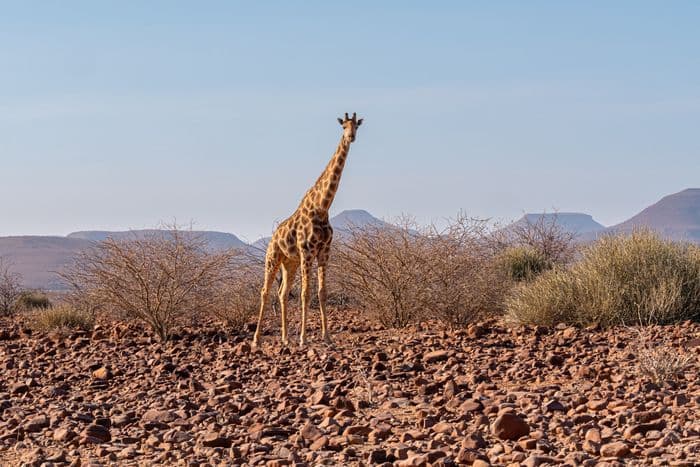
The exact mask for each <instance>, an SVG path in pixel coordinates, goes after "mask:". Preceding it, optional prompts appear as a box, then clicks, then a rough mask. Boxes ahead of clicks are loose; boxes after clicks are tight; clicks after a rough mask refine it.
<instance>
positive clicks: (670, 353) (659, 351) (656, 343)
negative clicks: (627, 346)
mask: <svg viewBox="0 0 700 467" xmlns="http://www.w3.org/2000/svg"><path fill="white" fill-rule="evenodd" d="M637 333H638V338H637V339H636V340H635V349H634V350H635V352H634V354H635V355H636V357H637V370H639V373H640V374H641V375H642V376H644V377H646V378H647V379H648V380H649V381H651V382H652V383H654V384H656V385H658V386H661V385H663V384H669V383H674V382H677V381H678V380H679V379H680V377H681V376H682V375H683V373H684V372H685V370H686V369H687V368H688V366H689V365H690V363H691V362H692V360H693V358H692V356H691V355H686V354H683V353H681V352H680V351H679V349H677V348H674V347H673V346H671V344H670V343H669V342H668V341H667V340H665V339H663V338H655V337H654V336H652V335H651V333H650V332H648V331H645V330H640V329H637Z"/></svg>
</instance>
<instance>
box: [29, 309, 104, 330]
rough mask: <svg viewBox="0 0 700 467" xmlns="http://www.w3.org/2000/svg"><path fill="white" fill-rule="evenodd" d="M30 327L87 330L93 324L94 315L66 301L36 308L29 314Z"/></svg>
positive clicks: (37, 328)
mask: <svg viewBox="0 0 700 467" xmlns="http://www.w3.org/2000/svg"><path fill="white" fill-rule="evenodd" d="M29 319H30V327H31V328H32V329H35V330H37V331H43V332H50V331H63V330H71V329H82V330H85V331H89V330H91V329H92V328H93V326H94V324H95V316H94V315H93V314H92V313H90V312H88V311H86V310H84V309H81V308H76V307H74V306H72V305H70V304H68V303H61V304H58V305H55V306H52V307H47V308H37V309H35V310H34V311H32V312H31V313H30V315H29Z"/></svg>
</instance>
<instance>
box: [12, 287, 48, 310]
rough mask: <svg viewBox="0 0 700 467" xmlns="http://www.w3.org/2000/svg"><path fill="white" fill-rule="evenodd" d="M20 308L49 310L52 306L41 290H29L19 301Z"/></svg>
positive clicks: (23, 293)
mask: <svg viewBox="0 0 700 467" xmlns="http://www.w3.org/2000/svg"><path fill="white" fill-rule="evenodd" d="M16 306H17V307H18V308H20V309H22V310H33V309H35V308H42V309H45V308H49V307H50V306H51V300H49V297H48V296H47V295H46V294H45V293H44V292H41V291H39V290H27V291H24V292H22V294H21V295H20V297H19V298H18V299H17V305H16Z"/></svg>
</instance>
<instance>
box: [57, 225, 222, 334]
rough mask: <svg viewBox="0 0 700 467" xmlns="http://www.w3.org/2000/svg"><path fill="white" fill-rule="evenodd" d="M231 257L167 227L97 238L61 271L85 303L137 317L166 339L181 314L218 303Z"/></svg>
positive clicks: (186, 233) (209, 310)
mask: <svg viewBox="0 0 700 467" xmlns="http://www.w3.org/2000/svg"><path fill="white" fill-rule="evenodd" d="M234 256H235V252H233V251H227V252H223V253H212V252H210V251H208V249H207V245H206V242H205V240H204V239H203V238H202V237H201V236H198V235H194V234H193V233H192V232H191V231H183V230H179V229H178V228H177V227H176V226H169V227H168V228H167V230H161V231H154V232H153V233H152V234H150V235H149V236H147V237H145V238H140V237H136V236H134V237H133V238H129V239H125V240H114V239H111V238H109V239H107V240H105V241H104V242H101V243H98V244H96V245H94V247H92V248H91V249H89V250H88V251H85V252H83V253H81V254H79V255H78V257H77V258H76V260H75V263H74V264H73V265H72V266H71V267H69V268H68V269H67V270H66V271H65V272H63V273H62V274H61V276H62V277H63V278H64V279H65V280H66V281H67V282H68V283H69V284H70V285H71V286H72V288H73V296H74V297H76V298H77V299H79V300H81V301H82V302H83V303H86V304H89V306H90V307H93V308H97V309H100V310H104V311H105V312H107V313H116V314H119V315H123V316H125V317H128V318H135V319H138V320H141V321H143V322H145V323H146V324H147V325H148V326H150V328H151V329H152V330H153V331H154V332H155V333H156V334H157V335H158V336H159V337H160V338H161V339H162V340H167V339H168V337H169V336H170V335H171V333H172V332H173V329H174V328H175V326H176V325H177V324H178V323H179V322H180V321H181V320H182V319H183V318H184V317H185V316H187V315H196V314H199V313H208V312H211V311H212V309H213V308H214V307H215V306H217V305H220V294H219V293H218V291H219V290H220V287H222V286H223V285H225V284H226V283H227V282H228V281H229V280H230V278H231V259H232V258H233V257H234Z"/></svg>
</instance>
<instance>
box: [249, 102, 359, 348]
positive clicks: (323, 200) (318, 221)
mask: <svg viewBox="0 0 700 467" xmlns="http://www.w3.org/2000/svg"><path fill="white" fill-rule="evenodd" d="M338 122H339V123H340V125H341V126H342V127H343V136H342V137H341V139H340V143H339V144H338V148H337V149H336V151H335V154H333V157H332V158H331V160H330V162H329V163H328V165H327V166H326V169H325V170H324V171H323V173H322V174H321V176H320V177H319V178H318V180H316V183H315V184H314V185H313V186H312V187H311V188H310V189H309V190H308V191H307V192H306V194H305V195H304V198H303V199H302V200H301V203H300V204H299V207H298V208H297V210H296V211H294V213H293V214H292V215H291V216H290V217H288V218H287V219H285V220H284V221H283V222H282V223H281V224H280V225H279V226H278V227H277V229H276V230H275V233H274V234H273V235H272V239H271V240H270V243H269V245H268V247H267V252H266V254H265V280H264V282H263V287H262V290H261V291H260V314H259V315H258V325H257V328H256V330H255V336H254V337H253V343H254V344H257V343H258V342H259V341H260V332H261V327H262V321H263V318H264V314H265V309H266V308H267V305H268V299H269V292H270V287H271V286H272V284H273V282H274V280H275V277H276V276H277V273H278V271H279V270H280V269H281V270H282V284H281V286H280V288H279V299H280V308H281V315H282V316H281V318H282V342H283V344H285V345H287V344H288V339H287V301H288V298H289V290H290V289H291V286H292V283H293V282H294V277H295V275H296V272H297V269H300V270H301V271H300V272H301V333H300V336H299V343H300V344H301V345H304V344H305V342H306V313H307V310H308V305H309V298H310V290H309V284H310V279H311V270H312V268H313V265H314V262H316V264H317V273H318V300H319V308H320V312H321V336H322V338H323V340H324V341H326V342H327V343H330V334H329V332H328V323H327V321H326V267H327V265H328V258H329V255H330V248H331V241H332V240H333V228H332V227H331V224H330V222H329V220H328V210H329V209H330V206H331V204H332V203H333V199H334V198H335V194H336V192H337V191H338V185H339V183H340V177H341V175H342V173H343V168H344V167H345V160H346V158H347V155H348V151H349V150H350V144H351V143H352V142H353V141H355V133H356V131H357V127H359V126H360V125H361V124H362V119H357V117H356V115H355V114H353V115H352V118H350V117H348V114H347V113H346V114H345V118H344V119H340V118H339V119H338Z"/></svg>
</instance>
